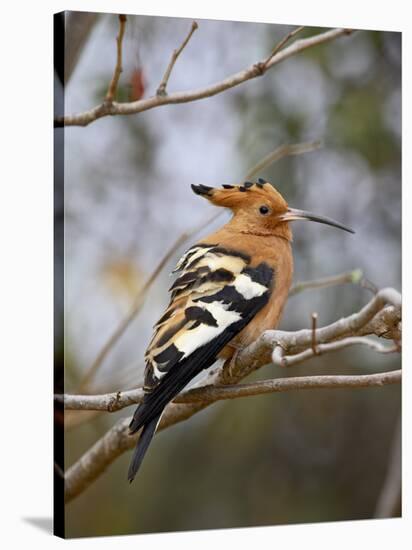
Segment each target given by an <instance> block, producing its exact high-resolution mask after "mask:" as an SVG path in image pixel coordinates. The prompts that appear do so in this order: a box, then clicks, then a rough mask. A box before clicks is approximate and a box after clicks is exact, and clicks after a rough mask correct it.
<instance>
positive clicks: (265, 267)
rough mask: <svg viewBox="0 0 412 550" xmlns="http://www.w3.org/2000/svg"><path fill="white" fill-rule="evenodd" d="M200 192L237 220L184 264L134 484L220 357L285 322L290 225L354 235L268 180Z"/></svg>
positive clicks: (161, 324)
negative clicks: (191, 390) (181, 403)
mask: <svg viewBox="0 0 412 550" xmlns="http://www.w3.org/2000/svg"><path fill="white" fill-rule="evenodd" d="M192 189H193V191H194V192H195V193H196V194H197V195H201V196H203V197H205V198H206V199H208V200H209V201H210V202H211V203H212V204H214V205H216V206H223V207H225V208H230V209H231V211H232V213H233V217H232V219H231V220H230V221H229V222H228V223H227V224H226V225H224V226H223V227H222V228H221V229H219V230H218V231H216V232H215V233H213V234H211V235H209V236H208V237H206V238H204V239H202V240H201V241H200V242H198V243H197V244H195V245H194V246H192V247H191V248H189V250H188V251H187V252H186V253H185V254H184V255H183V257H182V258H181V259H180V261H179V262H178V264H177V267H176V269H175V272H179V273H180V275H179V277H178V278H177V279H176V280H175V282H174V283H173V285H172V286H171V288H170V291H171V301H170V304H169V306H168V308H167V309H166V311H165V313H164V315H163V316H162V317H161V318H160V319H159V321H158V322H157V324H156V325H155V327H154V336H153V338H152V340H151V342H150V344H149V347H148V349H147V351H146V355H145V360H146V369H145V381H144V391H145V397H144V399H143V401H142V403H141V404H140V405H139V406H138V408H137V409H136V411H135V413H134V416H133V420H132V421H131V423H130V433H131V434H134V433H136V432H137V431H138V430H140V429H141V428H143V430H142V433H141V435H140V438H139V441H138V444H137V447H136V449H135V451H134V454H133V458H132V462H131V464H130V467H129V473H128V479H129V481H130V482H131V481H133V479H134V477H135V475H136V473H137V470H138V469H139V466H140V464H141V463H142V460H143V457H144V455H145V453H146V451H147V448H148V446H149V444H150V442H151V440H152V438H153V435H154V433H155V431H156V428H157V425H158V423H159V421H160V417H161V415H162V412H163V410H164V409H165V407H166V405H167V404H168V403H169V402H170V401H171V400H172V399H173V398H174V397H175V396H176V395H177V394H178V393H179V392H180V391H181V390H182V389H183V388H184V387H185V386H186V385H187V384H188V383H189V382H190V381H191V380H192V379H193V378H194V377H195V376H196V375H198V374H199V373H200V372H201V371H202V370H204V369H207V368H208V367H210V366H211V365H212V364H213V363H214V362H215V361H216V360H217V359H218V358H224V359H230V358H231V357H232V356H233V354H234V352H235V350H238V349H239V348H242V347H244V346H247V345H248V344H250V343H251V342H253V341H254V340H255V339H256V338H257V337H258V336H259V335H260V334H261V333H262V332H263V331H264V330H266V329H269V328H275V327H276V326H277V324H278V322H279V318H280V316H281V313H282V310H283V307H284V305H285V302H286V299H287V296H288V291H289V287H290V284H291V281H292V273H293V259H292V250H291V241H292V232H291V229H290V227H289V222H291V221H293V220H312V221H316V222H320V223H325V224H328V225H333V226H335V227H338V228H340V229H344V230H345V231H349V232H351V233H353V231H352V230H351V229H349V228H348V227H345V226H344V225H341V224H339V223H337V222H335V221H333V220H331V219H329V218H324V217H321V216H316V215H314V214H311V213H309V212H305V211H303V210H295V209H294V208H289V207H288V204H287V202H286V201H285V200H284V198H283V197H282V196H281V195H280V193H278V191H276V189H275V188H274V187H273V186H272V185H271V184H270V183H268V182H266V181H265V180H262V179H259V180H258V182H257V183H251V182H245V183H244V184H243V185H223V188H222V189H215V188H212V187H207V186H206V185H192Z"/></svg>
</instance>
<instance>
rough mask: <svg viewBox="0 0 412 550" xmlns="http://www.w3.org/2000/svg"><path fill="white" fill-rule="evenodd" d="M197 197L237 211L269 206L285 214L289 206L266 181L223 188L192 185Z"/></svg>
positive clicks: (246, 182)
mask: <svg viewBox="0 0 412 550" xmlns="http://www.w3.org/2000/svg"><path fill="white" fill-rule="evenodd" d="M192 189H193V191H194V193H196V195H201V196H203V197H205V198H206V199H208V200H209V201H210V202H211V203H212V204H214V205H216V206H223V207H225V208H231V209H232V210H234V211H236V210H238V209H241V208H245V207H248V206H253V205H261V204H267V205H268V206H270V208H271V210H272V211H273V212H284V211H286V209H287V208H288V204H287V202H286V201H285V199H284V198H283V197H282V195H281V194H280V193H279V192H278V191H277V190H276V189H275V188H274V187H273V185H272V184H271V183H269V182H267V181H266V180H264V179H262V178H259V179H258V180H257V182H251V181H245V182H244V183H243V184H240V185H228V184H224V185H222V187H221V188H217V187H209V186H207V185H203V184H200V185H192Z"/></svg>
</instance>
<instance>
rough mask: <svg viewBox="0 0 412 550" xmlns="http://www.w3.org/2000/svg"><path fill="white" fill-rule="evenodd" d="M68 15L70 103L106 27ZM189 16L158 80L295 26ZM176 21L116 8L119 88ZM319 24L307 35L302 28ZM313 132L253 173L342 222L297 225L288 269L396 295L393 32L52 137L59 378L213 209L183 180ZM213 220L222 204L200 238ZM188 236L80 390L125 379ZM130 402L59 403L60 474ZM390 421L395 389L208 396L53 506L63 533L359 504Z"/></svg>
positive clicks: (233, 67)
mask: <svg viewBox="0 0 412 550" xmlns="http://www.w3.org/2000/svg"><path fill="white" fill-rule="evenodd" d="M66 17H67V21H66V25H67V26H66V39H67V50H66V51H67V55H68V59H67V61H68V62H70V63H71V65H70V68H71V70H72V72H71V74H70V75H66V77H67V82H66V95H65V112H66V113H67V114H68V113H72V112H79V111H82V110H86V109H89V108H90V107H92V106H94V105H96V104H98V103H99V102H101V100H102V98H103V97H104V95H105V93H106V90H107V86H108V83H109V82H110V79H111V76H112V73H113V68H114V64H115V37H116V34H117V31H118V21H117V17H116V16H115V15H95V16H91V17H90V16H89V20H88V22H87V24H85V20H84V18H85V15H84V14H79V13H75V12H73V13H69V14H67V15H66ZM82 18H83V19H82ZM198 23H199V29H198V30H197V31H196V33H195V34H194V35H193V37H192V39H191V41H190V42H189V44H188V46H187V47H186V49H185V50H184V51H183V53H182V55H181V57H180V58H179V59H178V61H177V63H176V66H175V68H174V70H173V73H172V75H171V78H170V81H169V85H168V90H169V91H170V92H172V91H177V90H190V89H195V88H200V87H203V86H206V85H208V84H211V83H214V82H217V81H219V80H221V79H223V78H224V77H226V76H227V75H230V74H232V73H234V72H237V71H239V70H241V69H243V68H246V67H248V66H250V65H251V64H252V63H254V62H256V61H258V60H261V59H264V58H265V57H266V56H267V55H268V53H270V51H271V49H272V48H273V46H274V45H275V44H276V43H277V42H278V41H279V40H280V39H281V38H283V37H284V36H285V35H286V34H287V32H289V31H290V30H291V29H292V28H293V27H289V26H283V25H269V24H256V23H237V22H222V21H207V20H199V21H198ZM190 25H191V20H189V19H176V18H163V17H146V16H145V17H143V16H128V20H127V24H126V34H125V39H124V50H123V56H124V62H123V67H124V71H123V73H122V75H121V80H120V88H119V93H118V100H122V101H129V100H130V99H132V98H134V99H136V98H139V97H142V96H143V97H148V96H151V95H153V94H154V93H155V92H156V89H157V87H158V85H159V83H160V80H161V78H162V76H163V73H164V71H165V69H166V66H167V64H168V62H169V59H170V55H171V53H172V51H173V49H174V48H176V47H178V46H179V45H180V44H181V42H182V40H183V39H184V37H185V36H186V34H187V32H188V30H189V28H190ZM323 30H325V29H315V28H306V29H305V30H304V31H303V32H302V33H301V34H300V35H299V37H305V36H310V35H312V34H316V33H318V32H322V31H323ZM82 32H83V35H82V34H81V33H82ZM83 38H84V39H85V40H84V41H83ZM77 45H78V46H79V47H78V49H77V53H76V48H74V47H73V46H77ZM67 66H68V65H67ZM67 66H66V68H67ZM58 131H60V132H61V130H58ZM315 139H321V140H322V141H323V148H322V149H321V150H318V151H315V152H311V153H307V154H305V155H301V156H297V157H290V158H285V159H282V160H280V161H279V162H277V163H276V164H274V165H272V166H270V167H268V168H267V169H265V170H263V172H262V173H260V174H259V176H261V177H264V178H265V179H268V180H269V181H271V182H272V183H273V184H274V185H275V186H276V187H277V189H278V190H279V191H280V192H281V193H282V194H283V195H284V196H285V198H286V199H287V201H288V202H289V204H291V205H292V206H293V207H296V208H302V209H307V210H312V211H314V212H316V213H319V214H324V215H326V216H330V217H333V218H335V219H336V220H339V221H341V222H343V223H345V224H347V225H349V226H351V227H353V228H354V229H355V230H356V235H355V236H350V235H348V234H345V233H342V232H339V231H336V230H334V229H332V228H328V227H325V226H321V225H318V224H309V223H304V222H302V223H301V222H296V223H295V224H294V225H293V230H294V256H295V276H294V279H295V282H296V281H302V280H307V279H314V278H319V277H324V276H328V275H334V274H337V273H340V272H343V271H349V270H352V269H355V268H359V269H361V270H362V271H363V273H364V274H365V276H366V277H368V278H369V279H370V280H372V281H373V283H374V284H376V285H377V286H378V287H384V286H393V287H395V288H396V289H398V290H400V285H401V35H400V33H390V32H372V31H358V32H356V33H354V34H353V35H351V36H348V37H343V38H339V39H338V40H336V41H334V42H331V43H328V44H325V45H321V46H317V47H316V48H313V49H309V50H306V51H305V52H303V53H302V54H299V55H297V56H295V57H292V58H290V59H288V60H287V61H285V62H283V63H282V64H280V65H278V66H276V67H274V68H273V69H272V70H270V71H269V72H268V73H267V74H266V75H265V76H264V77H262V78H258V79H255V80H252V81H250V82H246V83H244V84H242V85H240V86H238V87H236V88H234V89H233V90H230V91H227V92H225V93H223V94H220V95H218V96H215V97H213V98H209V99H205V100H202V101H198V102H194V103H188V104H182V105H170V106H164V107H160V108H157V109H153V110H151V111H147V112H144V113H141V114H138V115H132V116H127V117H112V118H111V117H107V118H104V119H101V120H98V121H96V122H94V123H92V124H91V125H90V126H88V127H86V128H80V127H73V128H67V129H66V130H65V151H64V152H65V212H64V218H65V224H66V225H65V282H66V292H65V300H66V304H65V330H64V333H65V349H64V358H65V384H66V386H65V387H66V391H75V390H76V387H78V384H79V381H80V380H81V378H82V376H83V375H84V373H85V372H86V370H87V368H88V367H89V366H90V364H91V363H92V362H93V360H94V358H95V356H96V354H97V353H98V352H99V350H100V349H101V347H102V345H103V344H104V343H105V342H106V340H107V338H108V337H109V336H110V335H111V333H112V332H113V330H114V328H115V327H116V326H117V325H118V323H119V322H120V321H121V319H122V318H123V317H124V316H125V315H126V314H127V313H128V311H129V309H130V306H131V304H132V303H133V300H134V297H135V296H136V294H137V293H138V291H139V289H140V288H141V286H142V284H144V282H145V280H146V279H147V278H148V277H149V276H150V273H151V272H152V271H153V269H154V267H155V266H156V265H157V263H158V262H159V260H160V258H161V257H162V255H164V254H165V252H166V251H167V249H168V248H169V247H170V246H171V245H172V244H173V242H174V241H175V240H176V238H177V237H178V236H179V235H180V234H181V233H182V232H183V231H185V230H190V229H191V228H192V227H194V226H195V225H197V224H199V223H200V222H201V221H202V220H204V219H207V218H208V216H211V215H212V213H213V208H212V207H211V206H210V205H208V204H207V203H206V202H205V201H203V200H200V199H199V198H198V197H196V196H195V195H194V194H193V193H192V192H191V190H190V184H192V183H203V184H206V185H211V186H216V185H220V184H222V183H233V182H240V181H242V178H243V177H244V175H245V174H246V173H247V172H248V170H249V169H250V168H251V167H252V166H253V165H254V164H255V163H256V162H257V161H258V160H260V159H261V158H262V157H263V156H264V155H266V154H267V153H269V152H270V151H271V150H273V149H274V148H276V147H277V146H279V145H281V144H284V143H297V142H301V141H306V140H315ZM226 219H227V215H226V217H225V214H224V215H223V216H222V217H221V218H220V220H219V222H218V223H215V224H214V225H212V226H209V227H208V228H207V229H206V230H205V231H204V232H203V234H206V233H207V232H210V231H211V230H213V229H214V228H215V227H216V226H218V225H219V224H221V223H224V221H225V220H226ZM192 242H193V241H189V242H187V243H186V245H185V246H182V247H181V249H180V250H179V251H178V253H176V255H175V257H174V258H173V260H172V261H171V262H169V264H168V266H167V267H166V269H164V271H163V272H162V274H161V275H160V276H159V277H158V279H157V281H156V283H155V285H154V286H153V288H152V289H151V291H150V292H149V294H148V296H147V299H146V302H145V306H144V308H143V309H142V311H141V312H140V314H139V316H138V317H137V319H136V320H135V321H134V322H133V324H132V325H131V326H130V328H129V330H128V331H127V333H126V334H125V335H124V337H123V338H122V339H121V340H120V342H119V343H118V344H117V345H116V347H115V348H113V349H112V351H111V353H110V354H109V355H108V357H107V358H106V360H105V362H104V364H103V365H102V367H101V369H100V370H99V371H98V373H97V375H96V377H95V379H94V381H93V384H92V386H91V387H90V391H91V392H102V391H114V390H119V389H126V388H131V387H134V386H136V385H138V384H140V383H141V382H142V374H143V366H144V364H143V355H144V351H145V347H146V345H147V344H148V341H149V339H150V336H151V330H152V329H151V327H152V325H153V324H154V323H155V321H156V320H157V319H158V317H159V316H160V314H161V312H162V309H163V307H164V306H165V305H166V303H167V302H168V295H167V288H168V287H169V286H170V284H171V279H170V276H169V272H170V271H171V269H172V268H173V265H174V264H175V262H176V261H177V258H178V256H179V254H180V253H181V252H183V251H184V250H185V248H188V247H189V246H190V245H191V244H192ZM369 299H370V293H369V292H368V290H366V289H363V288H360V287H359V286H355V285H345V286H338V287H333V288H328V289H323V290H316V291H308V292H304V293H301V294H299V295H297V296H295V297H291V298H290V300H289V302H288V305H287V308H286V310H285V313H284V316H283V320H282V323H281V327H280V328H282V329H285V330H297V329H300V328H306V327H309V326H310V316H311V313H312V312H313V311H317V312H318V315H319V323H320V324H321V325H323V324H327V323H330V322H332V321H334V320H336V319H338V318H339V317H341V316H344V315H348V314H350V313H352V312H353V311H355V310H357V309H359V308H360V307H361V306H362V305H363V304H365V303H366V302H367V301H368V300H369ZM62 333H63V331H62ZM399 364H400V357H399V356H398V355H387V356H380V355H379V356H378V355H376V354H374V353H373V352H372V351H370V350H367V351H365V350H364V349H359V348H350V349H348V350H345V351H342V352H339V353H336V354H334V355H327V356H326V357H320V358H315V359H313V360H311V361H309V362H306V363H304V364H303V365H302V366H299V367H294V368H293V369H291V370H290V371H288V372H284V371H283V370H282V369H279V368H275V367H273V366H267V367H265V368H264V369H261V370H260V371H259V372H257V373H255V374H254V376H253V378H264V377H282V376H284V377H286V376H298V375H310V374H322V373H325V374H326V373H328V374H332V373H339V374H356V373H357V374H361V373H372V372H380V371H384V370H391V369H395V368H399ZM131 413H132V409H126V410H123V411H121V412H119V413H117V414H115V415H109V414H107V413H101V414H91V415H83V416H80V413H77V412H73V413H71V414H70V415H67V425H68V429H67V432H66V468H67V467H68V466H69V465H70V464H72V463H73V462H74V461H75V460H77V459H78V458H79V457H80V456H81V454H83V452H85V451H86V450H87V449H88V448H89V447H90V446H91V445H92V444H93V443H94V441H96V439H98V438H99V437H100V436H101V435H103V434H104V433H105V431H107V429H109V428H110V426H112V425H113V424H114V422H115V421H116V419H117V418H119V417H121V416H126V415H130V414H131ZM399 414H400V387H398V386H387V387H384V388H378V389H377V388H371V389H362V390H314V391H308V392H294V393H293V392H290V393H287V394H274V395H268V396H259V397H249V398H245V399H242V400H237V401H230V402H226V403H218V404H215V405H213V407H210V408H208V409H206V410H205V411H203V412H201V413H199V414H197V415H196V416H195V417H193V418H191V419H190V420H188V421H186V422H185V423H182V424H180V425H177V426H174V427H172V428H170V429H168V430H166V431H165V432H162V433H160V434H159V435H158V436H157V437H156V438H155V440H154V442H153V444H152V447H151V449H150V451H149V453H148V455H147V458H146V459H145V462H144V465H143V467H142V469H141V472H140V474H139V476H138V478H137V479H136V481H135V483H134V484H133V485H131V486H129V484H128V483H127V480H126V472H127V465H128V461H129V458H130V456H129V453H127V454H125V455H123V456H122V457H121V458H120V459H119V460H117V461H116V463H115V464H114V465H112V466H111V467H110V468H109V469H108V471H107V472H106V473H104V474H103V476H102V477H100V478H99V479H98V480H97V481H96V482H95V483H94V484H93V485H92V486H91V487H90V488H89V489H88V490H86V491H85V492H84V493H83V494H82V495H80V496H79V497H78V498H77V499H76V500H74V501H73V502H72V503H70V504H69V505H67V507H66V521H67V530H68V535H69V536H93V535H114V534H123V533H139V532H158V531H174V530H189V529H190V530H192V529H204V528H229V527H246V526H254V525H275V524H288V523H299V522H318V521H337V520H349V519H351V520H352V519H363V518H370V517H373V516H374V514H375V510H376V506H377V504H378V502H379V497H380V494H381V490H382V486H383V483H384V480H385V476H386V473H387V468H388V461H389V459H390V456H391V452H392V441H393V437H394V433H395V431H396V430H395V428H396V425H397V421H398V418H399ZM391 515H399V509H398V508H397V509H394V510H393V511H392V513H391Z"/></svg>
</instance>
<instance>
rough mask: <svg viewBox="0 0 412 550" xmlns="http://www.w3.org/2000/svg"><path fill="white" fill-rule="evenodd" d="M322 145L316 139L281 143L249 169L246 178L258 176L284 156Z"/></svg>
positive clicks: (308, 151) (308, 150)
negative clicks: (286, 143)
mask: <svg viewBox="0 0 412 550" xmlns="http://www.w3.org/2000/svg"><path fill="white" fill-rule="evenodd" d="M320 147H322V142H321V141H320V140H316V141H307V142H305V143H296V144H290V145H289V144H288V145H281V146H280V147H277V148H276V149H275V150H274V151H272V152H271V153H269V154H268V155H266V156H265V157H263V159H262V160H260V161H259V162H258V163H257V164H255V166H254V167H253V168H251V169H250V170H249V172H248V173H247V174H246V176H245V179H246V180H250V179H252V178H254V177H255V176H256V174H258V173H259V172H262V170H264V169H265V168H267V167H268V166H269V165H270V164H273V163H274V162H277V161H278V160H280V159H282V158H283V157H287V156H292V155H302V154H303V153H310V152H311V151H316V149H319V148H320Z"/></svg>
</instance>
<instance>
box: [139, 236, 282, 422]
mask: <svg viewBox="0 0 412 550" xmlns="http://www.w3.org/2000/svg"><path fill="white" fill-rule="evenodd" d="M249 264H250V257H249V256H247V255H246V254H244V253H241V252H238V251H236V250H230V249H227V248H223V247H221V246H219V245H210V244H198V245H195V246H193V247H192V248H190V249H189V250H188V251H187V252H186V253H185V254H184V256H183V257H182V258H181V260H180V261H179V263H178V265H177V268H176V270H175V271H178V272H180V275H179V276H178V278H177V279H176V281H175V282H174V283H173V285H172V287H171V288H170V291H171V302H170V304H169V307H168V308H167V310H166V312H165V314H164V315H163V317H162V318H161V319H160V320H159V321H158V323H157V324H156V325H155V327H154V328H155V333H154V336H153V338H152V340H151V342H150V344H149V347H148V349H147V352H146V356H145V359H146V371H145V391H146V392H147V393H146V397H145V403H146V406H145V407H141V409H142V410H141V411H140V413H139V414H138V417H139V418H138V420H137V421H136V423H135V424H134V426H133V427H132V428H133V431H135V430H137V429H139V427H140V426H142V425H143V424H144V423H145V422H147V421H149V420H150V418H151V417H154V416H156V415H157V414H160V413H161V411H162V410H163V408H164V407H165V406H166V404H167V403H168V402H169V401H170V400H171V399H173V397H175V396H176V395H177V393H179V392H180V391H181V390H182V389H183V388H184V387H185V386H186V385H187V384H188V383H189V382H190V380H191V379H192V378H194V377H195V376H196V375H197V374H198V373H199V372H201V371H202V370H203V369H206V368H208V367H209V366H210V365H212V364H213V363H214V361H215V360H216V356H217V354H218V353H219V351H220V350H221V349H222V348H223V347H224V346H225V345H226V344H227V343H228V342H230V340H232V338H234V336H236V334H238V333H239V332H240V331H241V330H242V329H243V328H244V327H245V326H246V325H247V324H248V323H249V322H250V321H251V319H253V317H254V316H255V315H256V313H257V312H258V311H259V310H260V309H261V308H262V307H263V306H264V305H265V304H266V303H267V301H268V298H269V294H270V290H271V287H272V282H273V270H272V269H271V268H270V267H269V266H268V265H267V264H265V263H261V264H259V265H258V266H257V267H254V268H251V267H250V265H249Z"/></svg>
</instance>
